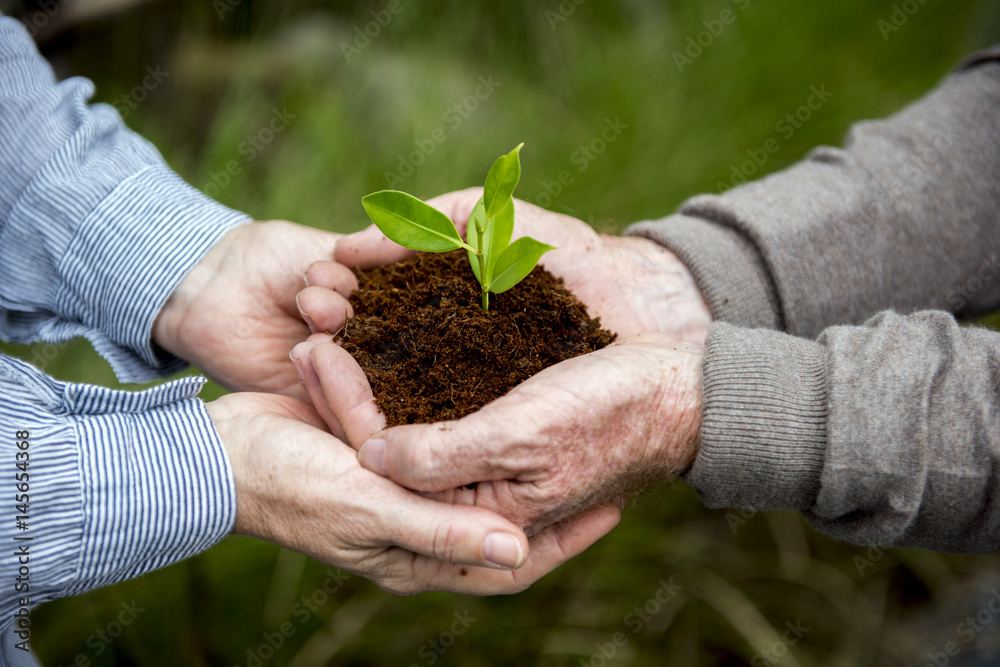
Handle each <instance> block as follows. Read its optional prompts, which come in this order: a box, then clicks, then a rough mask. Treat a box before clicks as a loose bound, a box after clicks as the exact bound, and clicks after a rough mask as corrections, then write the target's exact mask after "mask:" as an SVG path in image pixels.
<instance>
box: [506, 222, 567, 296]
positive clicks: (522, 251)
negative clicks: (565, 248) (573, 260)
mask: <svg viewBox="0 0 1000 667" xmlns="http://www.w3.org/2000/svg"><path fill="white" fill-rule="evenodd" d="M549 250H555V248H554V247H553V246H550V245H547V244H545V243H542V242H541V241H536V240H535V239H533V238H530V237H528V236H525V237H523V238H519V239H518V240H516V241H514V242H513V243H511V244H510V245H509V246H507V249H506V250H504V251H503V253H501V255H500V257H499V258H497V264H496V268H495V275H494V276H493V281H492V282H491V283H490V291H491V292H493V293H494V294H500V293H501V292H506V291H507V290H509V289H510V288H511V287H513V286H514V285H516V284H518V283H519V282H521V281H522V280H523V279H524V277H525V276H527V275H528V274H529V273H531V270H532V269H533V268H535V265H536V264H538V260H539V259H541V258H542V255H544V254H545V253H547V252H548V251H549Z"/></svg>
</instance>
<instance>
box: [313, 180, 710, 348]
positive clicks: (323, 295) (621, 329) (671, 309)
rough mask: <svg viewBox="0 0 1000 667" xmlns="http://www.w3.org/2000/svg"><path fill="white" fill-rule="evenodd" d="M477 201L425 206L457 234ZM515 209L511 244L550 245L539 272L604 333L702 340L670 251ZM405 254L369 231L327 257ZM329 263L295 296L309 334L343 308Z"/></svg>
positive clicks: (697, 302) (703, 327) (693, 289)
mask: <svg viewBox="0 0 1000 667" xmlns="http://www.w3.org/2000/svg"><path fill="white" fill-rule="evenodd" d="M481 195H482V188H472V189H469V190H462V191H460V192H453V193H450V194H447V195H442V196H440V197H436V198H434V199H431V200H429V201H428V202H427V203H429V204H431V205H432V206H435V207H437V208H438V209H439V210H441V211H442V212H443V213H444V214H445V215H447V216H448V217H450V218H451V219H452V221H453V222H454V223H455V226H456V227H458V230H459V232H460V233H462V234H463V235H464V234H465V228H466V224H467V223H468V218H469V213H470V212H471V211H472V208H473V207H474V206H475V204H476V202H477V201H478V199H479V197H480V196H481ZM515 210H516V213H517V215H516V218H515V224H514V238H519V237H521V236H531V237H533V238H535V239H538V240H539V241H541V242H543V243H548V244H549V245H553V246H555V247H556V248H557V250H553V251H552V252H549V253H546V254H545V255H544V256H543V257H542V260H541V264H542V266H544V267H545V268H546V269H548V270H549V271H551V272H552V273H553V274H554V275H556V276H559V277H561V278H562V279H563V280H564V281H565V284H566V287H567V288H568V289H569V290H570V291H571V292H573V294H575V295H576V297H577V298H578V299H580V301H582V302H583V303H584V304H585V305H586V306H587V310H588V312H589V313H590V315H591V316H592V317H599V318H600V319H601V323H602V324H603V325H604V326H605V327H606V328H608V329H610V330H611V331H614V332H616V333H617V334H618V335H619V336H622V337H626V336H632V335H634V334H637V333H644V332H650V331H657V332H662V333H668V334H671V335H673V336H676V337H678V338H683V339H685V340H689V341H693V342H697V343H702V342H704V340H705V335H706V333H707V331H708V325H709V324H710V323H711V320H712V316H711V313H710V311H709V310H708V306H707V305H706V304H705V301H704V299H703V298H702V296H701V292H700V291H699V290H698V287H697V285H696V284H695V282H694V279H693V278H692V276H691V274H690V272H689V271H688V269H687V267H685V266H684V264H683V263H682V262H681V261H680V260H679V259H678V258H677V256H676V255H674V254H673V253H672V252H670V251H669V250H667V249H666V248H664V247H662V246H660V245H659V244H657V243H655V242H653V241H650V240H648V239H644V238H639V237H623V236H611V235H607V234H598V233H597V232H595V231H594V230H593V229H592V228H591V227H590V226H589V225H587V224H586V223H584V222H581V221H580V220H577V219H575V218H571V217H569V216H565V215H560V214H558V213H552V212H550V211H546V210H545V209H543V208H539V207H537V206H533V205H532V204H528V203H527V202H523V201H520V200H517V201H516V202H515ZM412 254H413V251H412V250H408V249H406V248H403V247H401V246H399V245H396V244H395V243H393V242H392V241H390V240H389V239H387V238H386V237H385V236H384V235H383V234H382V232H380V231H379V229H378V228H377V227H375V226H374V225H372V226H370V227H368V228H367V229H365V230H364V231H362V232H358V233H357V234H351V235H348V236H345V237H343V238H342V239H341V240H340V241H339V242H338V243H337V248H336V251H335V254H334V259H335V260H336V261H337V262H339V263H341V264H344V265H347V266H357V267H360V268H362V269H368V268H372V267H374V266H379V265H382V264H390V263H392V262H397V261H400V260H402V259H405V258H406V257H408V256H410V255H412ZM330 264H331V263H330V262H322V263H319V264H317V265H314V266H313V267H310V269H309V274H308V275H309V284H310V285H312V286H313V287H310V288H309V289H307V290H305V291H304V292H303V293H302V295H301V296H300V303H301V304H302V307H303V309H304V310H305V311H308V312H310V313H312V315H313V317H314V321H315V324H316V326H314V328H313V331H314V332H320V331H324V330H329V331H336V330H337V329H338V328H339V326H340V325H339V324H338V325H337V326H333V325H334V324H336V323H337V322H335V321H333V320H334V318H335V317H339V315H340V313H341V312H342V310H343V307H342V305H341V304H340V300H339V299H337V298H336V295H334V294H333V293H332V292H331V290H332V289H333V288H334V287H335V286H336V285H335V284H333V283H327V282H326V275H327V274H328V273H330V271H331V269H330ZM324 287H325V288H330V289H325V290H324V289H323V288H324ZM497 298H503V297H502V296H500V297H497ZM338 321H339V320H338Z"/></svg>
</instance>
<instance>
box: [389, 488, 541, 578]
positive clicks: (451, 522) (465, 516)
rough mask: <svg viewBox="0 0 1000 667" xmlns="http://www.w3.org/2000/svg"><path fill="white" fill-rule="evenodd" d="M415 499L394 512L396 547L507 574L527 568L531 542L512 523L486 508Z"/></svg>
mask: <svg viewBox="0 0 1000 667" xmlns="http://www.w3.org/2000/svg"><path fill="white" fill-rule="evenodd" d="M411 498H412V501H411V502H406V503H399V504H398V505H397V508H398V511H396V512H393V523H392V525H390V526H389V531H390V532H389V535H390V537H391V539H392V543H393V544H395V545H398V546H400V547H402V548H404V549H406V550H408V551H412V552H414V553H418V554H421V555H423V556H428V557H430V558H433V559H435V560H439V561H447V562H453V563H464V564H467V565H484V566H487V567H494V568H501V569H507V570H512V569H515V568H518V567H520V566H521V565H522V564H524V561H525V559H526V558H527V556H528V538H527V537H526V536H525V534H524V532H523V531H521V529H519V528H518V527H517V526H515V525H514V524H512V523H511V522H510V521H507V520H506V519H504V518H503V517H501V516H499V515H497V514H494V513H493V512H490V511H489V510H486V509H483V508H481V507H470V506H464V505H449V504H447V503H442V502H438V501H435V500H428V499H427V498H422V497H420V496H417V495H413V494H411Z"/></svg>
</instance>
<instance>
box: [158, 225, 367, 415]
mask: <svg viewBox="0 0 1000 667" xmlns="http://www.w3.org/2000/svg"><path fill="white" fill-rule="evenodd" d="M339 238H340V235H339V234H332V233H330V232H325V231H321V230H318V229H312V228H310V227H304V226H302V225H296V224H293V223H290V222H280V221H278V222H262V223H254V224H252V225H242V226H240V227H236V228H234V229H232V230H230V231H229V232H228V233H226V235H225V236H223V237H222V239H221V240H219V242H218V243H216V244H215V245H214V246H213V247H212V248H211V250H209V251H208V253H206V254H205V256H204V257H203V258H202V259H201V261H199V262H198V264H196V265H195V266H194V268H193V269H191V271H190V272H188V274H187V275H186V276H185V277H184V279H183V280H182V281H181V283H180V285H179V286H178V287H177V289H176V290H174V292H173V294H172V295H171V297H170V299H169V300H168V301H167V303H166V304H165V305H164V307H163V309H162V310H161V311H160V314H159V316H158V317H157V319H156V322H155V324H154V326H153V340H154V341H156V343H157V344H158V345H159V346H160V347H162V348H163V349H165V350H167V351H168V352H171V353H172V354H175V355H177V356H178V357H180V358H182V359H184V360H186V361H188V362H190V363H192V364H194V365H195V366H197V367H198V368H199V369H201V370H202V371H203V372H204V373H205V374H206V375H208V376H209V377H211V378H212V379H214V380H216V381H217V382H218V383H219V384H221V385H222V386H224V387H227V388H229V389H236V390H251V391H264V392H275V393H281V394H287V395H290V396H298V397H300V398H305V392H304V391H303V390H302V387H301V386H300V385H299V383H298V374H297V372H296V370H295V368H294V367H293V366H292V364H291V362H290V361H289V359H288V353H289V351H290V350H291V349H292V347H293V346H294V345H295V344H296V343H299V342H301V341H303V340H305V338H306V337H307V336H308V335H309V327H308V326H307V325H306V323H305V322H303V320H302V316H301V315H300V313H299V309H298V307H297V305H296V298H297V297H296V295H297V294H298V292H299V291H300V290H302V289H303V288H304V287H306V284H305V282H304V278H303V275H304V273H305V270H306V267H308V266H309V265H310V264H312V263H314V262H316V261H318V260H322V259H326V260H328V259H329V258H330V257H332V256H333V247H334V245H335V244H336V242H337V239H339ZM314 273H316V275H317V276H318V277H319V278H321V279H322V281H323V284H324V285H325V286H326V287H327V288H329V289H328V290H327V292H328V294H327V299H326V302H325V303H327V304H328V306H329V312H328V313H326V315H325V321H326V322H328V323H329V324H330V325H331V326H333V325H336V326H334V330H335V329H337V328H339V326H341V325H342V324H343V322H344V321H345V320H346V318H347V317H348V316H349V315H350V314H351V312H352V311H351V308H350V305H349V304H348V303H347V300H346V298H345V297H346V296H347V295H349V294H350V293H351V291H352V290H353V289H354V288H355V287H357V281H356V280H355V278H354V274H353V273H351V271H350V270H349V269H347V268H346V267H344V266H341V265H339V264H337V263H335V262H329V261H327V262H325V263H324V264H323V266H322V267H321V269H320V270H318V271H316V272H314ZM338 322H339V324H337V323H338Z"/></svg>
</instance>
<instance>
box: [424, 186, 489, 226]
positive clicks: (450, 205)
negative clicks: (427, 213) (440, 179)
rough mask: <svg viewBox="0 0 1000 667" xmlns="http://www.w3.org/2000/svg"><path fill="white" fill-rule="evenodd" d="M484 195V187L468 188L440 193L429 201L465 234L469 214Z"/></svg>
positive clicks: (428, 201)
mask: <svg viewBox="0 0 1000 667" xmlns="http://www.w3.org/2000/svg"><path fill="white" fill-rule="evenodd" d="M482 196H483V189H482V188H468V189H466V190H458V191H457V192H449V193H448V194H444V195H438V196H437V197H434V198H432V199H428V200H427V203H428V204H430V205H431V206H433V207H434V208H436V209H437V210H439V211H441V212H442V213H444V214H445V215H446V216H448V217H449V218H451V221H452V223H454V225H455V227H456V228H457V229H458V232H459V234H461V235H462V236H463V237H464V236H465V228H466V227H467V226H468V224H469V216H470V215H472V209H474V208H475V207H476V202H478V201H479V198H480V197H482Z"/></svg>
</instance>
